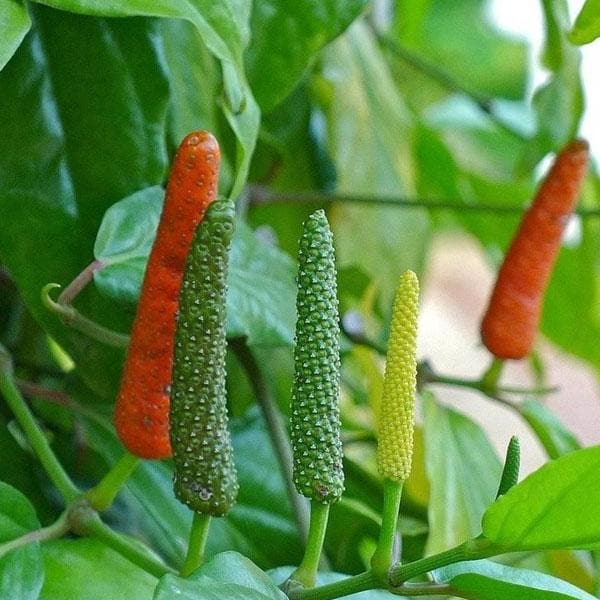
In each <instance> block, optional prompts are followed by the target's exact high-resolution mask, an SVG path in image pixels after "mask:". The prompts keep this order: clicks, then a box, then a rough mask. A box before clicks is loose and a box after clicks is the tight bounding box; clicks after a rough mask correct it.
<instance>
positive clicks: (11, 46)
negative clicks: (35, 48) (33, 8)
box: [0, 0, 31, 71]
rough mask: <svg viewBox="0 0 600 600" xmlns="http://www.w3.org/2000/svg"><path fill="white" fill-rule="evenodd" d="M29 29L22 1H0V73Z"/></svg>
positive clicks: (25, 9) (28, 20)
mask: <svg viewBox="0 0 600 600" xmlns="http://www.w3.org/2000/svg"><path fill="white" fill-rule="evenodd" d="M30 27H31V19H30V18H29V13H28V12H27V7H26V6H25V3H24V2H22V0H0V31H1V32H2V37H0V71H1V70H2V69H3V68H4V65H6V63H7V62H8V61H9V60H10V59H11V57H12V55H13V54H14V53H15V51H16V50H17V48H18V47H19V45H20V44H21V42H22V41H23V38H24V37H25V35H26V34H27V32H28V31H29V28H30Z"/></svg>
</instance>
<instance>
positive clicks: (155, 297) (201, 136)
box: [115, 131, 220, 458]
mask: <svg viewBox="0 0 600 600" xmlns="http://www.w3.org/2000/svg"><path fill="white" fill-rule="evenodd" d="M219 160H220V154H219V145H218V143H217V141H216V140H215V138H214V137H213V136H212V135H211V134H210V133H208V132H206V131H195V132H192V133H190V134H189V135H188V136H187V137H186V138H185V139H184V140H183V142H182V143H181V145H180V146H179V150H178V151H177V154H176V156H175V159H174V161H173V166H172V169H171V173H170V176H169V181H168V184H167V191H166V196H165V203H164V207H163V211H162V214H161V217H160V222H159V225H158V231H157V233H156V239H155V241H154V245H153V246H152V250H151V252H150V257H149V259H148V265H147V267H146V273H145V275H144V282H143V284H142V291H141V294H140V300H139V303H138V307H137V312H136V316H135V320H134V322H133V328H132V330H131V341H130V343H129V348H128V351H127V358H126V360H125V366H124V370H123V375H122V378H121V387H120V390H119V395H118V397H117V404H116V408H115V427H116V429H117V433H118V435H119V438H120V439H121V441H122V442H123V444H124V445H125V447H126V448H127V449H128V450H129V451H130V452H132V453H133V454H135V455H137V456H140V457H142V458H166V457H168V456H170V455H171V447H170V445H169V421H168V418H169V387H170V384H171V369H172V362H173V341H174V334H175V314H176V311H177V303H178V295H179V286H180V283H181V277H182V274H183V266H184V264H185V258H186V256H187V253H188V250H189V248H190V244H191V241H192V237H193V235H194V231H195V229H196V226H197V225H198V223H199V222H200V221H201V220H202V217H203V215H204V212H205V211H206V208H207V207H208V205H209V204H210V203H211V202H212V201H213V200H214V199H215V198H216V196H217V183H218V175H219Z"/></svg>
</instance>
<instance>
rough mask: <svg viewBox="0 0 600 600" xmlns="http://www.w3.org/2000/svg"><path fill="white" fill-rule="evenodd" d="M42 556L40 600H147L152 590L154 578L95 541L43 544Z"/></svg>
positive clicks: (155, 580) (88, 539) (83, 539)
mask: <svg viewBox="0 0 600 600" xmlns="http://www.w3.org/2000/svg"><path fill="white" fill-rule="evenodd" d="M43 554H44V565H45V568H46V579H45V580H44V587H43V589H42V593H41V596H40V600H80V599H81V598H84V597H85V598H86V600H122V598H132V599H133V598H135V600H150V599H151V598H152V593H153V591H154V588H155V587H156V583H157V579H156V578H155V577H153V576H152V575H150V574H148V573H147V572H146V571H143V570H142V569H140V568H139V567H137V566H135V565H133V564H132V563H130V562H129V561H128V560H126V559H125V558H123V557H122V556H121V555H120V554H117V553H116V552H115V551H114V550H111V549H110V548H108V547H107V546H105V545H104V544H103V543H102V542H100V541H99V540H97V539H95V538H81V539H74V540H73V539H68V540H67V539H63V540H55V541H52V542H45V543H44V544H43ZM11 597H13V598H16V597H17V596H11ZM19 598H20V596H19Z"/></svg>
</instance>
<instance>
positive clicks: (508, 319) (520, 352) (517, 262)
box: [481, 140, 589, 359]
mask: <svg viewBox="0 0 600 600" xmlns="http://www.w3.org/2000/svg"><path fill="white" fill-rule="evenodd" d="M588 153H589V149H588V144H587V142H585V141H583V140H574V141H572V142H571V143H570V144H567V146H565V148H563V149H562V151H561V152H560V153H559V154H558V156H557V157H556V160H555V162H554V164H553V166H552V168H551V169H550V171H549V172H548V175H547V176H546V178H545V180H544V181H543V182H542V184H541V186H540V188H539V189H538V192H537V194H536V196H535V198H534V200H533V203H532V204H531V207H530V208H529V209H528V210H527V212H526V213H525V216H524V217H523V220H522V221H521V225H520V227H519V231H518V232H517V234H516V235H515V237H514V239H513V241H512V243H511V245H510V248H509V249H508V252H507V253H506V257H505V258H504V262H503V263H502V267H501V268H500V272H499V273H498V279H497V280H496V285H495V287H494V291H493V293H492V297H491V298H490V303H489V306H488V308H487V311H486V313H485V316H484V317H483V321H482V323H481V339H482V340H483V343H484V344H485V346H486V348H487V349H488V350H489V351H490V352H491V353H492V354H493V355H494V356H496V357H497V358H512V359H519V358H523V357H525V356H527V354H529V352H530V351H531V348H532V346H533V343H534V341H535V335H536V333H537V329H538V323H539V320H540V313H541V310H542V302H543V298H544V291H545V289H546V286H547V284H548V280H549V279H550V274H551V273H552V267H553V266H554V262H555V260H556V255H557V254H558V251H559V249H560V241H561V237H562V233H563V230H564V227H565V225H566V223H567V220H568V217H569V215H570V214H571V212H572V211H573V209H574V208H575V203H576V202H577V197H578V195H579V189H580V187H581V183H582V181H583V178H584V176H585V172H586V168H587V160H588Z"/></svg>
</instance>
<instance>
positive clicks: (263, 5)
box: [246, 0, 368, 112]
mask: <svg viewBox="0 0 600 600" xmlns="http://www.w3.org/2000/svg"><path fill="white" fill-rule="evenodd" d="M367 2H368V0H345V1H343V2H340V1H339V0H308V1H307V0H305V1H304V2H301V3H296V2H287V1H286V0H258V1H256V2H254V3H253V9H252V22H251V27H252V34H253V35H252V42H251V44H250V47H249V48H248V52H247V53H246V66H247V69H248V79H249V80H250V84H251V86H252V89H253V91H254V94H255V95H256V99H257V100H258V103H259V104H260V106H261V108H262V109H263V110H264V111H265V112H268V111H269V110H271V109H272V108H273V107H274V106H275V105H276V104H277V103H278V102H280V101H281V100H282V99H283V98H285V97H286V96H287V95H288V94H289V93H290V92H291V91H292V89H293V88H294V86H295V85H296V84H297V83H298V81H299V80H300V77H301V76H302V74H303V72H304V70H305V69H306V68H307V67H308V65H310V63H311V62H312V61H313V60H314V59H315V58H316V56H317V53H318V52H319V51H320V50H321V48H322V47H323V46H325V45H326V44H327V43H329V42H330V41H331V40H332V39H334V38H335V37H337V36H338V35H339V34H340V33H342V31H343V30H344V29H345V28H346V27H347V26H348V25H349V24H350V23H351V22H352V21H353V20H354V19H355V18H356V17H357V16H358V14H359V13H360V11H361V10H362V9H363V8H364V7H365V6H366V5H367Z"/></svg>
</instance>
